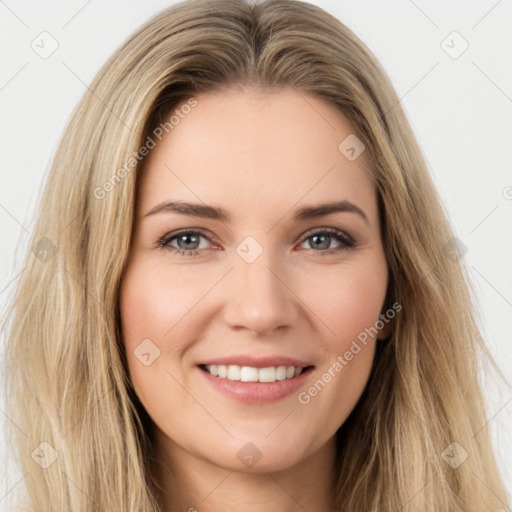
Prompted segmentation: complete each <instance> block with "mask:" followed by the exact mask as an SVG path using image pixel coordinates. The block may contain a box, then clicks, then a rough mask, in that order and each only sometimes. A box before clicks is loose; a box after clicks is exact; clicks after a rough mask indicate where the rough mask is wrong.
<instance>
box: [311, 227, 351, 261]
mask: <svg viewBox="0 0 512 512" xmlns="http://www.w3.org/2000/svg"><path fill="white" fill-rule="evenodd" d="M304 236H306V239H305V241H304V242H303V243H302V245H304V244H305V243H309V245H310V246H311V247H312V248H313V249H321V250H320V251H315V252H320V253H321V255H322V256H324V255H329V254H333V253H336V252H339V251H343V250H347V249H351V248H353V247H355V246H356V243H355V241H354V240H353V239H352V238H351V237H349V236H348V235H346V234H345V233H343V232H342V231H339V230H338V229H334V228H321V229H318V228H317V229H315V230H314V231H308V232H307V233H306V234H305V235H304ZM333 238H334V239H335V240H336V241H337V242H338V243H339V245H338V246H337V247H333V248H330V247H329V246H330V245H331V242H332V239H333Z"/></svg>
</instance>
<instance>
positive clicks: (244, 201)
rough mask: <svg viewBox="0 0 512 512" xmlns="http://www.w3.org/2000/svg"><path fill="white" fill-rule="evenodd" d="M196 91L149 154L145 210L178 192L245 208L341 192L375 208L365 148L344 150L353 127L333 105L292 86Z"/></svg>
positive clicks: (142, 192) (142, 190) (142, 197)
mask: <svg viewBox="0 0 512 512" xmlns="http://www.w3.org/2000/svg"><path fill="white" fill-rule="evenodd" d="M195 99H196V101H197V104H196V105H195V106H194V107H193V108H190V109H186V112H187V113H186V114H184V113H181V115H180V116H179V122H177V123H176V124H174V126H173V128H172V129H171V130H169V132H168V133H166V134H164V136H163V138H162V141H161V142H159V143H158V144H157V146H156V147H155V148H154V149H152V150H151V152H150V154H149V155H148V157H147V158H146V161H145V164H144V168H143V171H142V176H141V180H140V186H139V190H138V193H139V201H138V203H139V207H140V209H141V210H144V213H146V212H147V211H149V210H150V209H151V207H152V206H154V204H156V203H158V202H159V201H166V200H174V199H181V200H193V201H194V202H197V200H198V199H199V200H201V201H204V202H205V203H207V204H218V205H219V204H222V205H226V209H228V210H230V211H231V210H234V211H236V210H237V208H238V213H239V214H240V216H243V215H244V214H247V215H249V214H251V215H254V212H255V211H256V212H258V211H262V210H263V209H268V208H269V207H270V206H271V205H272V206H275V205H277V204H283V206H285V205H287V206H288V207H291V206H292V205H293V204H294V203H296V202H300V201H303V202H306V203H308V204H310V203H314V202H318V201H328V200H332V201H335V200H340V199H349V200H351V201H353V202H360V203H362V204H364V205H365V206H366V209H370V210H372V209H373V210H374V211H373V213H375V209H374V207H375V190H374V184H373V181H372V179H371V177H370V175H369V173H368V171H367V168H366V166H367V164H366V159H365V154H364V152H363V153H362V154H361V155H360V156H359V157H358V158H357V159H356V160H354V161H350V160H349V159H347V158H346V156H345V155H344V154H343V153H342V152H341V151H340V149H339V145H340V143H341V142H342V141H343V140H345V139H346V138H347V137H348V136H351V135H352V136H353V134H354V129H353V127H352V126H351V125H350V123H349V121H348V120H347V119H346V118H345V117H344V116H343V115H342V114H341V113H340V112H339V111H338V110H336V109H335V108H334V107H333V106H331V105H329V104H327V103H326V102H324V101H323V100H321V99H319V98H317V97H316V96H313V95H310V94H308V93H304V92H302V91H301V92H298V91H295V90H294V89H291V88H283V89H277V90H272V91H262V90H261V89H245V90H242V89H240V88H230V89H225V90H223V91H220V92H217V93H207V94H201V95H198V96H196V97H195ZM176 109H178V110H179V109H180V106H179V105H178V106H177V107H176ZM176 109H175V110H176ZM183 112H185V110H184V111H183ZM176 119H177V117H175V120H176ZM368 213H369V214H370V215H372V211H370V212H368Z"/></svg>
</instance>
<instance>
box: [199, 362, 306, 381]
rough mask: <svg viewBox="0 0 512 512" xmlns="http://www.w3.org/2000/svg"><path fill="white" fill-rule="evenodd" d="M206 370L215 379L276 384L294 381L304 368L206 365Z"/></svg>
mask: <svg viewBox="0 0 512 512" xmlns="http://www.w3.org/2000/svg"><path fill="white" fill-rule="evenodd" d="M205 369H206V370H207V371H208V372H209V373H210V374H211V375H213V376H214V377H220V378H222V379H228V380H240V381H242V382H275V381H276V380H285V379H292V378H293V377H297V376H298V375H300V374H301V373H302V370H303V369H302V368H299V367H294V366H269V367H268V368H253V367H251V366H238V365H236V364H230V365H224V364H219V365H217V364H212V365H205Z"/></svg>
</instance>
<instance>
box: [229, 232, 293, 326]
mask: <svg viewBox="0 0 512 512" xmlns="http://www.w3.org/2000/svg"><path fill="white" fill-rule="evenodd" d="M248 238H249V239H248V240H244V241H243V242H242V243H241V244H239V246H238V247H237V249H236V252H237V254H235V255H234V263H233V265H234V268H233V271H232V272H230V274H231V276H230V280H229V287H230V290H229V299H230V300H229V301H228V304H226V312H225V316H226V322H227V323H228V324H229V325H230V326H232V327H245V328H247V329H249V330H251V331H254V332H271V331H272V330H274V329H276V328H277V327H281V326H285V325H290V324H291V323H292V322H293V321H294V314H295V311H296V308H295V304H294V300H293V297H294V296H293V294H292V293H291V291H290V290H289V289H288V288H287V286H285V284H284V283H283V281H284V282H286V276H285V275H284V273H283V270H282V269H283V265H281V264H280V263H281V262H280V261H278V260H279V258H278V256H277V255H276V254H275V253H274V252H273V251H272V250H270V249H268V248H266V249H264V248H263V247H262V246H261V245H260V244H258V243H257V242H256V241H255V240H254V239H252V240H250V237H248ZM281 274H283V275H281Z"/></svg>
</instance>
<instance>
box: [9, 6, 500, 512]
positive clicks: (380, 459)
mask: <svg viewBox="0 0 512 512" xmlns="http://www.w3.org/2000/svg"><path fill="white" fill-rule="evenodd" d="M231 85H241V86H244V85H251V86H257V87H261V88H262V89H263V88H264V89H266V90H269V88H270V89H272V88H274V89H275V88H280V87H292V88H293V89H294V90H295V91H296V92H297V93H298V94H300V93H301V92H305V93H310V94H313V95H315V96H316V97H318V98H320V99H323V100H325V101H327V102H328V103H329V104H330V105H331V106H332V107H334V108H335V109H338V110H339V111H340V112H341V113H342V114H343V115H344V116H345V117H346V118H347V119H348V120H349V122H350V123H351V125H352V127H353V129H354V133H356V134H357V137H359V138H360V139H361V140H362V141H363V143H364V144H365V146H366V155H367V157H368V161H369V165H370V167H371V174H372V176H373V179H374V181H375V184H376V188H377V195H378V204H379V210H380V216H381V222H382V236H383V243H384V248H385V253H386V258H387V262H388V267H389V272H390V280H389V287H388V295H387V302H388V303H389V304H391V303H392V302H398V303H399V304H401V305H402V306H403V309H402V311H401V313H400V315H397V317H396V319H395V321H394V325H393V332H392V334H391V335H390V337H389V338H388V339H387V340H385V341H383V342H380V343H379V347H378V351H377V353H376V356H375V360H374V366H373V369H372V373H371V375H370V379H369V381H368V384H367V387H366V388H365V391H364V393H363V395H362V396H361V398H360V400H359V402H358V403H357V405H356V407H355V408H354V410H353V411H352V413H351V414H350V416H349V418H348V419H347V420H346V421H345V422H344V424H343V425H342V426H341V427H340V429H339V430H338V432H337V433H336V437H337V459H336V460H337V466H336V467H337V472H338V475H337V486H336V489H335V493H336V509H335V510H336V511H339V512H342V511H343V512H354V511H357V512H396V511H401V512H418V511H420V510H421V511H424V512H440V511H450V512H491V511H492V512H496V511H498V510H500V509H503V508H504V507H505V506H506V504H507V500H508V497H507V495H506V491H505V489H504V486H503V483H502V481H501V478H500V474H499V471H498V469H497V466H496V462H495V455H494V453H493V448H492V445H491V442H490V439H489V435H488V431H487V428H485V426H486V424H487V420H486V411H485V404H484V401H483V397H482V392H481V385H480V382H479V378H478V362H479V360H480V357H481V356H485V357H488V358H490V359H492V358H491V356H490V354H489V352H488V350H487V349H486V347H485V344H484V341H483V339H482V335H481V333H480V330H479V327H478V324H477V321H476V320H475V318H476V310H477V308H476V306H475V304H476V301H475V299H474V292H473V291H472V288H471V283H470V280H469V277H468V274H467V271H466V270H465V267H464V264H463V260H461V259H460V258H457V257H453V253H452V252H450V247H452V246H453V231H452V228H451V227H450V223H449V221H448V217H447V214H446V212H445V209H444V208H443V206H442V203H441V201H440V199H439V196H438V194H437V192H436V190H435V187H434V185H433V182H432V179H431V176H430V174H429V170H428V168H427V164H426V161H425V158H424V156H423V154H422V152H421V150H420V148H419V146H418V143H417V141H416V140H415V137H414V134H413V131H412V129H411V127H410V124H409V122H408V120H407V118H406V115H405V114H404V111H403V109H402V107H401V105H400V101H399V98H398V97H397V94H396V92H395V91H394V89H393V86H392V84H391V82H390V80H389V78H388V76H387V75H386V73H385V71H384V70H383V68H382V67H381V65H380V64H379V62H378V61H377V59H376V58H375V56H374V55H373V54H372V53H371V52H370V50H369V49H368V48H367V47H366V46H365V45H364V44H363V43H362V42H361V41H360V40H359V39H358V37H357V36H356V35H355V34H354V33H353V32H352V31H351V30H350V29H349V28H347V27H346V26H345V25H344V24H343V23H342V22H340V21H339V20H338V19H336V18H335V17H333V16H332V15H330V14H328V13H327V12H326V11H324V10H323V9H321V8H319V7H317V6H314V5H311V4H308V3H306V2H302V1H298V0H266V1H262V2H256V3H250V2H249V0H209V1H202V0H186V1H183V2H180V3H179V4H175V5H173V6H171V7H170V8H167V9H165V10H163V11H161V12H160V13H158V14H157V15H156V16H154V17H153V18H152V19H150V20H149V21H147V22H146V23H145V24H144V25H143V26H141V27H140V28H139V29H137V30H136V31H135V33H134V34H133V35H132V36H130V37H129V38H128V40H127V41H126V42H125V43H124V44H123V45H122V46H121V47H120V48H119V49H118V50H117V51H116V52H115V53H114V54H113V55H112V57H111V58H110V59H109V60H108V61H107V62H106V64H105V65H104V66H103V67H102V68H101V70H100V71H99V72H98V74H97V75H96V77H95V78H94V80H93V82H92V83H91V85H90V87H89V88H88V90H87V91H86V93H85V94H84V96H83V98H82V99H81V101H80V102H79V104H78V106H77V107H76V109H75V111H74V113H73V115H72V117H71V119H70V121H69V124H68V126H67V128H66V130H65V132H64V134H63V137H62V140H61V142H60V145H59V147H58V149H57V151H56V154H55V157H54V159H53V163H52V166H51V169H50V173H49V176H48V179H47V182H46V185H45V188H44V191H43V194H42V196H41V199H40V202H39V204H38V210H37V214H36V219H35V227H34V229H33V232H32V235H31V237H32V238H31V245H32V246H33V247H34V248H33V250H32V251H30V252H29V253H28V256H27V257H26V261H25V269H24V271H23V273H22V275H21V277H20V279H19V282H18V284H17V288H16V290H15V294H14V297H13V299H12V301H11V303H10V305H9V309H8V312H7V315H6V323H5V326H4V328H5V329H7V330H8V331H9V332H8V335H7V347H6V354H5V355H6V357H5V365H6V372H7V380H6V396H7V399H8V409H7V413H8V415H9V417H10V418H11V420H12V422H13V424H16V425H17V426H18V427H19V428H15V427H14V426H13V427H12V428H11V431H10V434H9V439H10V443H11V445H12V447H13V454H14V455H15V457H16V460H17V462H18V463H19V465H20V466H21V468H22V470H23V473H25V474H26V473H28V475H27V477H26V479H25V485H26V496H27V498H28V501H27V510H29V511H30V512H36V511H43V510H48V509H51V510H55V511H64V510H74V511H76V512H78V511H89V510H91V511H92V510H102V511H107V510H109V511H113V510H123V511H137V512H156V511H158V510H159V506H160V503H161V501H160V499H161V498H160V492H161V489H159V488H158V487H157V484H155V479H154V478H152V476H151V475H152V472H153V471H154V464H153V460H154V459H153V457H154V452H153V444H152V435H151V433H152V430H151V421H150V419H149V417H148V415H147V413H145V411H144V409H143V407H142V406H141V404H140V403H139V402H138V400H137V397H136V396H135V394H134V392H133V389H132V385H131V383H130V380H129V378H128V371H127V364H126V358H125V354H124V351H123V346H122V342H121V334H120V315H119V305H118V295H119V287H120V281H121V279H122V273H123V269H124V266H125V262H126V259H127V254H128V250H129V246H130V240H131V229H132V224H133V213H134V200H135V192H136V185H137V175H138V171H139V170H140V168H141V166H142V163H143V161H144V159H143V158H141V157H140V156H141V155H140V148H141V147H143V146H144V145H146V144H147V143H148V137H152V134H155V130H156V129H157V128H158V126H159V125H160V124H161V123H162V122H163V121H165V119H167V118H168V116H169V115H170V114H171V113H172V111H173V109H175V108H176V107H177V106H178V105H180V104H183V102H186V101H187V100H189V102H190V100H191V98H194V96H195V95H198V94H201V93H208V92H214V91H218V90H220V89H222V88H223V87H227V86H231ZM454 442H456V443H458V445H452V443H454ZM41 443H43V444H41ZM450 445H451V447H450ZM459 445H460V446H459ZM448 447H450V448H448ZM447 448H448V453H451V454H452V455H453V452H451V451H450V450H453V449H457V450H459V452H458V453H467V459H466V460H465V462H464V463H462V464H461V465H459V466H458V467H453V466H454V465H453V464H449V463H448V462H447V461H446V460H447V457H446V456H445V454H446V453H447V452H446V449H447ZM461 448H462V449H463V450H464V452H461V451H460V449H461ZM443 454H444V455H443ZM55 457H57V458H56V460H54V459H55ZM37 458H39V459H40V461H42V463H40V464H35V462H34V461H35V460H36V459H37ZM44 466H47V467H44Z"/></svg>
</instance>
